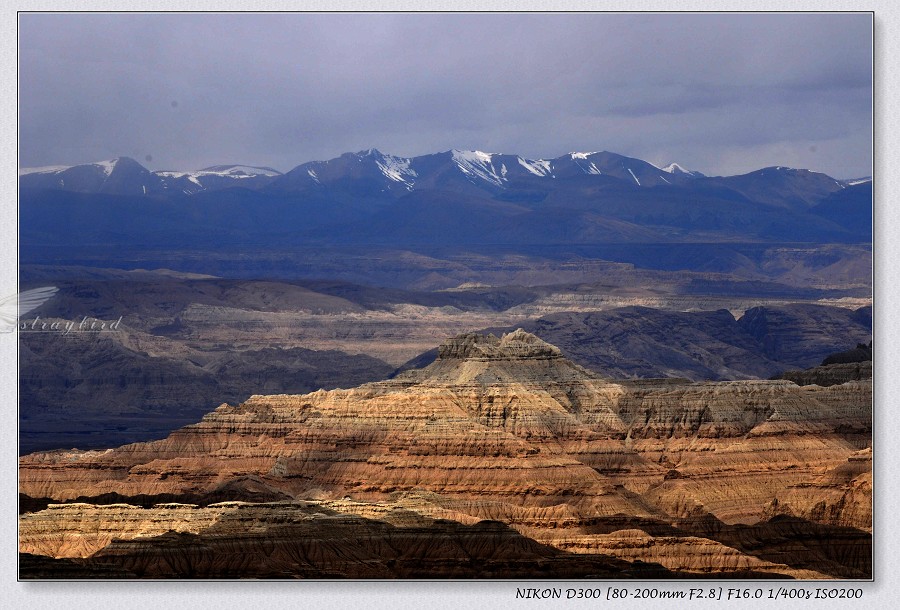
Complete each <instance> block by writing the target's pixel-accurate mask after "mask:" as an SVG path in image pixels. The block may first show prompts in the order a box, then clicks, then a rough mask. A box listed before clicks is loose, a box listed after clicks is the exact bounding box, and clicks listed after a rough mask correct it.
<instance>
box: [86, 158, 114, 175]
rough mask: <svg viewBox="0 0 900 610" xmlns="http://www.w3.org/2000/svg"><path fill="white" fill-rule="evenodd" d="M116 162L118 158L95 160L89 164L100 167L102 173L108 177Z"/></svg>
mask: <svg viewBox="0 0 900 610" xmlns="http://www.w3.org/2000/svg"><path fill="white" fill-rule="evenodd" d="M118 162H119V160H118V159H110V160H109V161H97V162H96V163H91V165H96V166H97V167H99V168H100V169H102V170H103V173H104V174H106V177H107V178H109V175H110V174H111V173H112V172H113V170H114V169H115V168H116V164H117V163H118Z"/></svg>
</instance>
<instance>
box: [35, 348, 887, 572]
mask: <svg viewBox="0 0 900 610" xmlns="http://www.w3.org/2000/svg"><path fill="white" fill-rule="evenodd" d="M870 439H871V381H855V382H850V383H846V384H843V385H835V386H832V387H827V388H823V387H819V386H805V387H800V386H797V385H796V384H793V383H791V382H789V381H783V380H771V381H740V382H725V383H713V382H707V383H689V382H686V381H679V380H656V381H654V380H639V381H628V382H613V381H609V380H606V379H602V378H600V377H598V376H597V375H596V374H593V373H591V372H589V371H587V370H585V369H583V368H581V367H579V366H577V365H575V364H573V363H571V362H570V361H568V360H567V359H565V358H564V357H562V355H561V353H560V351H559V350H558V349H557V348H555V347H554V346H552V345H549V344H547V343H545V342H543V341H541V340H540V339H538V338H537V337H535V336H534V335H531V334H529V333H526V332H524V331H521V330H519V331H516V332H513V333H509V334H507V335H504V336H503V337H501V338H497V337H493V336H483V335H463V336H460V337H457V338H456V339H454V340H451V341H449V342H447V343H445V344H444V345H442V346H441V348H440V350H439V354H438V359H437V360H436V361H435V362H434V363H433V364H431V365H430V366H428V367H427V368H425V369H422V370H414V371H407V372H406V373H404V374H402V375H400V376H398V377H397V378H395V379H393V380H390V381H385V382H378V383H372V384H366V385H363V386H360V387H358V388H355V389H352V390H333V391H319V392H314V393H312V394H306V395H302V396H292V395H274V396H253V397H251V398H250V399H249V400H247V401H246V402H244V403H242V404H240V405H237V406H229V405H222V406H220V407H219V408H218V409H216V410H215V411H214V412H212V413H209V414H208V415H206V416H205V417H204V418H203V420H202V421H201V422H199V423H198V424H195V425H192V426H187V427H185V428H182V429H181V430H178V431H176V432H174V433H173V434H171V435H170V436H169V437H168V438H166V439H163V440H160V441H155V442H151V443H137V444H133V445H126V446H124V447H120V448H118V449H111V450H106V451H89V452H80V451H58V452H49V453H38V454H32V455H29V456H25V457H23V458H21V459H20V486H21V487H20V491H21V492H22V493H24V494H26V495H27V496H29V497H31V498H48V499H50V501H53V502H65V501H71V500H73V499H75V498H79V499H82V500H84V499H89V498H91V497H95V498H96V497H100V496H102V495H103V494H111V495H108V496H107V497H113V498H116V499H117V500H118V501H119V502H120V504H121V503H123V502H125V503H127V504H124V505H121V506H118V508H109V507H103V508H98V507H96V506H81V505H78V507H73V506H66V507H62V508H59V507H53V506H50V507H48V508H47V509H45V510H44V511H40V512H37V513H34V514H29V515H25V516H23V517H22V519H21V523H20V528H21V532H22V534H21V535H22V538H21V547H22V548H21V550H22V551H27V552H29V553H38V554H44V555H48V556H53V557H86V556H92V557H94V558H99V557H101V556H103V557H104V558H105V560H109V559H110V558H111V557H128V558H129V559H127V560H125V559H123V560H122V562H123V563H122V565H124V566H125V567H126V568H127V569H128V570H130V571H132V572H135V571H136V572H139V573H144V574H148V575H170V574H169V573H168V572H166V571H165V570H163V571H159V569H158V568H152V569H151V568H148V567H147V566H148V565H157V564H158V561H157V560H154V561H150V562H149V563H146V562H145V564H142V563H141V561H139V560H137V559H134V558H135V557H136V556H141V557H144V556H146V554H147V553H150V554H151V555H152V554H153V553H157V554H158V553H162V551H161V550H160V549H162V548H170V547H172V546H173V545H174V546H175V547H177V548H180V549H182V550H184V549H193V550H191V551H190V553H188V555H190V556H191V557H194V556H195V555H196V554H197V553H200V551H199V550H197V549H200V548H220V547H219V546H217V545H221V544H225V543H223V542H222V541H221V539H220V538H215V535H217V534H216V532H218V531H219V529H217V528H219V527H220V524H221V523H222V520H223V519H225V517H224V516H223V515H224V513H229V514H231V513H230V512H229V511H230V510H231V508H229V507H222V506H220V505H215V504H213V505H212V506H207V507H206V508H197V507H193V508H184V507H182V506H175V505H173V504H171V501H178V500H181V501H182V502H185V501H187V502H192V503H197V502H199V503H201V504H203V503H208V502H209V500H211V499H216V500H221V499H232V500H243V499H248V498H252V497H255V498H260V497H262V498H268V499H284V500H285V501H287V502H288V504H287V505H284V506H282V505H279V507H278V508H277V511H282V512H284V511H287V512H288V513H290V514H293V513H291V511H295V512H296V511H298V510H300V509H298V508H296V507H294V508H291V507H292V506H294V504H295V503H297V502H300V501H303V502H307V503H310V502H313V503H318V504H320V505H322V506H326V507H327V508H329V510H333V511H335V512H336V513H340V514H342V515H346V514H357V515H358V516H359V515H360V512H361V511H362V513H363V514H362V515H361V516H362V517H363V518H365V519H371V520H372V521H373V522H374V523H375V525H372V524H370V525H372V527H375V528H376V529H378V528H381V529H379V530H378V531H380V532H381V534H379V535H378V536H375V537H374V538H377V539H378V540H383V539H384V537H385V536H387V534H386V533H385V532H387V531H388V530H385V529H384V527H383V524H384V523H391V518H396V515H397V514H404V515H414V516H415V517H414V518H413V517H407V519H412V520H411V521H409V520H408V521H406V522H404V523H403V524H402V525H401V526H399V527H407V526H409V527H412V525H410V524H413V523H415V524H417V525H415V527H420V526H422V527H424V528H425V529H420V530H417V531H416V533H415V536H417V537H418V540H420V542H418V543H417V544H423V545H428V544H436V543H434V542H433V541H434V540H438V539H440V538H441V536H442V535H444V534H441V533H440V532H444V533H446V527H445V525H443V524H442V523H443V522H441V523H439V524H438V525H435V520H451V521H453V522H456V523H457V524H463V525H465V526H466V527H469V526H471V527H476V526H477V525H478V524H479V522H482V521H484V520H487V521H491V522H495V521H498V522H502V523H503V524H506V526H508V527H509V528H512V530H515V531H516V532H518V534H517V535H521V536H525V537H527V538H531V539H532V540H534V541H537V542H540V543H542V544H544V545H548V546H549V547H554V548H555V549H556V550H557V551H554V552H559V551H565V553H566V555H565V556H566V557H570V558H571V556H572V555H587V556H591V557H593V556H596V555H597V554H603V555H611V556H614V557H616V558H618V560H619V561H624V562H632V563H626V564H617V565H618V568H616V569H624V568H623V565H624V566H631V567H632V568H633V567H634V563H633V562H635V561H638V560H640V561H644V562H653V563H657V564H660V565H661V566H663V567H664V568H665V569H667V570H671V571H674V572H675V573H677V574H707V573H710V572H720V573H729V574H733V575H736V576H746V575H752V574H756V575H759V574H768V575H783V576H793V577H801V578H818V577H864V576H866V575H867V574H868V573H869V572H870V569H871V566H870V564H868V563H867V562H866V560H865V557H867V556H868V555H866V553H865V552H864V547H865V546H866V545H867V544H869V545H870V536H869V534H868V533H867V531H869V530H870V529H871V502H870V501H869V502H868V504H867V498H868V497H870V496H867V495H866V489H868V493H869V494H870V493H871V478H869V479H868V480H867V479H866V478H865V474H866V472H867V469H868V472H871V467H870V463H868V462H865V461H864V460H860V459H859V456H861V455H865V450H866V449H867V448H868V447H869V446H870ZM861 451H862V452H863V453H860V452H861ZM848 460H850V462H848ZM848 463H851V464H852V467H851V468H850V469H849V470H848V469H847V467H846V465H847V464H848ZM851 475H852V476H851ZM869 477H870V475H869ZM867 481H868V488H866V483H867ZM153 496H156V497H159V498H162V497H165V498H166V499H167V500H169V501H170V502H169V504H164V505H162V506H155V507H150V508H139V507H135V506H131V505H130V504H131V502H130V500H129V498H137V497H143V498H148V497H153ZM341 498H347V500H346V501H343V500H340V499H341ZM204 499H206V500H204ZM94 502H96V500H94ZM340 502H344V504H340ZM820 502H824V504H822V505H821V506H820V505H819V503H820ZM291 503H294V504H291ZM335 503H337V504H335ZM773 506H780V507H788V506H789V507H790V510H788V509H787V508H784V509H781V510H779V509H775V508H773ZM361 507H362V508H361ZM372 507H375V508H372ZM226 508H227V510H226ZM259 510H261V511H262V512H260V513H259V514H256V513H253V512H252V511H251V512H249V513H248V512H246V511H245V512H244V513H241V514H244V515H245V516H247V515H249V517H248V518H246V519H244V520H243V521H241V523H242V525H241V526H240V528H244V529H243V530H240V528H238V530H234V529H232V530H229V531H232V532H234V531H244V532H245V534H243V536H244V537H245V538H248V539H249V538H252V537H254V536H257V534H259V535H260V536H261V537H262V538H261V540H266V539H270V538H273V537H274V538H278V539H279V540H280V539H281V538H279V536H280V534H277V532H279V531H281V529H280V528H281V527H282V526H281V525H279V524H281V523H283V521H281V519H282V517H277V518H276V517H273V516H272V512H271V511H272V510H276V509H272V508H271V507H270V508H266V509H262V508H260V509H259ZM304 510H305V509H304ZM223 511H224V513H223ZM267 511H268V512H267ZM277 511H276V512H277ZM367 511H368V512H367ZM373 511H374V512H373ZM396 511H400V512H399V513H398V512H396ZM300 512H303V511H300ZM182 513H183V514H182ZM279 514H280V513H279ZM298 514H299V513H298ZM304 514H305V513H304ZM98 515H99V516H98ZM388 515H393V517H389V516H388ZM785 515H790V518H793V519H795V522H793V523H795V525H792V526H791V527H790V528H788V530H789V531H787V533H786V530H785V526H784V521H783V520H784V519H785V518H787V517H785ZM230 518H231V517H228V519H230ZM298 518H300V517H298ZM303 518H306V517H303ZM284 519H287V520H288V521H290V518H288V517H284ZM417 519H418V520H419V521H416V520H417ZM421 519H425V521H424V522H423V521H421ZM98 523H99V524H100V525H99V526H98V525H97V524H98ZM423 523H424V525H422V524H423ZM88 524H90V525H88ZM379 524H381V525H379ZM739 524H755V525H753V526H752V527H753V528H755V529H754V530H753V533H752V534H747V531H748V530H746V529H741V528H746V527H748V526H742V525H739ZM506 526H504V527H506ZM229 527H236V526H234V525H233V524H232V526H229ZM366 527H369V526H366ZM394 527H398V526H394ZM447 527H449V526H447ZM453 527H455V528H457V529H456V530H453V531H454V532H456V533H454V534H453V536H457V537H458V535H459V532H460V531H462V530H459V529H458V528H459V527H461V526H459V525H454V526H453ZM301 529H302V528H301ZM451 529H452V528H451ZM487 529H490V528H487ZM170 530H172V531H175V532H183V533H181V534H177V535H176V534H168V533H167V532H169V531H170ZM512 530H510V531H512ZM291 531H292V533H291V534H290V535H289V536H288V538H290V539H291V540H294V542H291V543H290V545H288V546H290V548H295V547H296V537H297V536H299V537H300V538H303V539H306V538H304V536H306V535H305V534H302V535H301V534H297V532H296V531H294V530H291ZM391 531H393V530H391ZM466 531H469V530H466ZM479 531H481V532H482V533H485V532H486V530H479ZM491 531H493V530H491ZM253 532H256V533H253ZM810 532H814V534H813V535H814V536H817V537H818V538H820V539H828V540H830V541H831V542H833V545H836V546H837V547H840V548H841V549H843V552H842V553H840V558H841V559H839V560H834V559H833V558H831V557H829V556H827V553H826V552H825V551H823V550H822V549H821V548H819V547H815V548H812V547H810V546H809V545H808V544H805V545H804V544H800V543H799V542H798V543H796V544H793V546H791V547H790V548H793V549H794V551H795V552H794V554H793V555H791V552H790V548H788V549H787V550H785V549H784V548H781V547H779V546H778V545H783V544H784V543H785V541H786V540H791V539H796V540H797V541H803V540H807V539H808V538H809V537H810V535H811V534H810ZM407 534H409V532H408V531H407V532H405V533H402V535H404V536H405V535H407ZM432 534H433V535H434V536H432ZM494 534H496V532H494ZM494 534H491V535H492V536H493V535H494ZM393 535H394V534H393V533H392V534H391V536H393ZM504 535H506V534H504ZM160 536H162V538H160ZM186 536H187V537H186ZM210 536H212V537H213V538H209V537H210ZM342 536H344V533H340V532H337V531H335V533H334V535H333V536H331V538H330V539H331V540H338V539H341V537H342ZM742 536H743V537H745V538H747V537H749V538H750V539H752V540H753V543H752V544H751V543H747V542H746V541H745V542H740V541H741V540H742V538H741V537H742ZM198 537H199V538H198ZM240 537H241V536H238V538H240ZM792 537H793V538H792ZM113 538H116V539H119V540H127V539H136V538H141V542H140V544H139V545H138V546H137V547H135V546H134V545H132V546H128V545H127V544H125V545H124V546H122V545H123V544H124V543H111V540H112V539H113ZM374 538H373V539H374ZM388 538H390V536H388ZM428 540H432V542H431V543H429V542H427V541H428ZM154 541H155V542H154ZM736 541H737V542H736ZM235 544H236V543H235ZM254 544H256V543H254ZM259 544H263V542H259ZM304 544H306V543H304ZM317 544H319V545H320V546H321V545H325V546H327V544H326V543H324V542H321V541H320V542H319V543H317ZM328 544H330V543H328ZM372 544H375V543H372ZM381 544H382V542H379V543H377V545H376V546H378V545H381ZM504 544H506V543H504ZM117 545H118V546H117ZM204 545H206V547H204ZM210 545H211V546H210ZM291 545H293V546H291ZM314 546H315V545H314ZM388 546H391V545H388ZM222 548H227V544H226V545H225V547H222ZM379 548H380V547H379ZM392 548H393V547H392ZM542 548H543V547H542ZM185 552H187V551H185ZM241 552H244V551H241ZM248 552H249V551H248ZM256 552H257V551H252V552H249V553H250V555H253V554H254V553H256ZM285 552H287V551H285ZM292 552H293V551H292ZM367 552H368V551H367ZM430 552H431V551H429V553H430ZM434 552H436V553H437V555H429V554H428V553H426V554H425V555H427V556H428V557H438V556H443V555H441V552H439V551H434ZM191 553H193V554H194V555H191ZM385 553H387V554H385ZM522 553H523V554H522V555H521V556H523V557H530V556H531V551H528V552H524V551H523V552H522ZM376 555H379V553H376ZM512 555H515V553H513V554H512ZM379 556H380V557H381V559H382V560H384V561H387V560H388V559H391V558H392V559H394V560H397V561H399V560H400V558H398V557H394V556H393V555H391V553H389V552H387V551H385V552H384V553H381V554H380V555H379ZM423 556H424V555H423ZM386 558H387V559H386ZM445 559H446V561H445V563H443V564H440V565H445V566H446V565H452V564H453V563H454V562H457V563H458V559H459V558H458V557H457V555H454V554H452V553H451V554H450V555H446V557H445ZM223 561H225V560H223ZM227 561H231V560H227ZM227 561H226V562H227ZM359 561H364V559H363V558H362V557H360V559H359ZM366 561H368V560H366ZM429 561H431V559H429ZM554 561H555V560H554ZM154 562H156V563H154ZM198 562H199V563H198ZM448 562H449V563H448ZM351 563H352V562H351ZM401 563H402V562H401ZM438 563H440V562H438ZM576 563H577V562H576ZM200 564H203V562H202V561H201V560H199V559H197V560H196V561H195V560H191V561H189V562H187V563H186V564H185V565H192V566H196V565H200ZM426 564H427V565H435V566H436V565H438V564H437V563H428V562H426ZM167 565H168V564H167ZM203 565H206V564H203ZM298 565H299V564H298ZM572 565H575V564H572ZM578 565H581V564H578ZM141 566H144V567H141ZM320 567H321V566H320ZM191 569H192V570H194V571H193V572H191V574H193V575H196V574H205V575H215V574H219V575H224V574H234V573H235V572H234V571H233V570H235V569H238V568H235V567H234V566H233V565H232V564H228V565H223V566H220V567H219V568H216V567H215V566H213V567H209V566H207V567H204V568H203V569H199V568H196V569H195V568H191ZM273 569H274V568H273ZM316 569H319V568H316ZM323 569H325V568H323ZM330 569H331V568H327V570H330ZM335 569H336V570H338V571H339V572H340V573H341V574H343V575H350V576H352V575H355V576H364V575H365V574H366V573H365V572H364V571H360V570H361V568H352V567H350V566H349V564H347V563H346V562H345V563H343V564H341V567H339V568H335ZM435 569H436V570H438V572H437V574H439V575H450V574H461V572H458V571H457V572H454V571H453V570H450V571H443V568H441V569H438V568H435ZM504 569H507V572H503V570H502V569H500V568H498V571H495V572H491V573H492V574H494V575H496V576H500V575H502V574H510V575H511V574H518V575H521V574H523V573H524V572H522V571H521V569H520V568H516V569H513V568H512V567H510V566H509V565H507V567H506V568H504ZM568 569H569V568H565V569H563V568H560V570H561V572H560V575H564V574H576V573H577V574H581V575H584V574H587V573H591V572H590V570H592V569H598V570H599V568H598V567H597V566H596V565H595V566H593V568H590V569H588V568H584V570H582V568H578V569H576V570H574V571H573V572H568V571H566V570H568ZM217 570H218V572H217ZM327 570H326V572H327ZM517 570H518V571H517ZM585 570H586V571H585ZM276 571H277V570H276ZM626 572H627V571H626ZM311 573H312V572H308V573H307V572H304V571H303V570H299V571H297V572H296V573H295V574H296V575H308V574H311ZM316 573H318V574H322V573H325V572H321V571H320V572H316ZM328 573H331V572H328ZM398 573H402V574H407V575H408V574H410V572H408V571H401V572H398ZM528 573H529V574H533V572H528ZM623 573H624V572H623ZM266 574H269V572H266ZM371 575H374V576H384V575H387V574H386V573H385V572H379V571H377V570H376V571H375V572H373V573H372V574H371Z"/></svg>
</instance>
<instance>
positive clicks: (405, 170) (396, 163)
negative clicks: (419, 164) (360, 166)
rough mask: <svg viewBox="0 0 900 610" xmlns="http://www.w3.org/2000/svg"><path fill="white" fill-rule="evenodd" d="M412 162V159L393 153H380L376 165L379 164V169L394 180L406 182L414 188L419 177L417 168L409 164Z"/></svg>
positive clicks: (407, 186) (408, 186)
mask: <svg viewBox="0 0 900 610" xmlns="http://www.w3.org/2000/svg"><path fill="white" fill-rule="evenodd" d="M410 163H411V160H410V159H404V158H403V157H394V156H392V155H383V154H379V155H378V156H377V157H376V158H375V165H377V166H378V169H380V170H381V173H382V174H384V175H385V177H387V178H389V179H390V180H393V181H394V182H399V183H401V184H404V185H405V186H406V188H407V189H411V188H412V185H413V184H415V181H416V178H417V177H418V174H416V170H414V169H412V168H411V167H410V166H409V165H410Z"/></svg>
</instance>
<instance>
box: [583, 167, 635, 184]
mask: <svg viewBox="0 0 900 610" xmlns="http://www.w3.org/2000/svg"><path fill="white" fill-rule="evenodd" d="M591 165H593V163H591ZM625 169H627V170H628V173H629V174H631V177H632V178H634V181H635V182H637V185H638V186H640V185H641V181H640V180H638V177H637V176H635V175H634V172H633V171H631V168H625Z"/></svg>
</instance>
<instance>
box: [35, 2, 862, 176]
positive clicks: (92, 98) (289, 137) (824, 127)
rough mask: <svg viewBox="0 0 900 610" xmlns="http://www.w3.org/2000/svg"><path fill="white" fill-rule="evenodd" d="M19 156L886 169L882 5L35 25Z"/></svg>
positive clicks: (94, 20) (848, 171)
mask: <svg viewBox="0 0 900 610" xmlns="http://www.w3.org/2000/svg"><path fill="white" fill-rule="evenodd" d="M19 40H20V64H19V67H20V71H19V76H20V81H19V86H20V155H21V164H22V165H23V166H34V165H49V164H71V163H78V162H84V161H90V160H99V159H104V158H110V157H114V156H119V155H127V156H132V157H135V158H137V159H140V160H145V159H146V158H147V156H148V155H149V156H152V159H153V161H152V163H151V164H150V165H152V167H153V168H154V169H156V168H159V169H162V168H173V169H174V168H178V169H194V168H199V167H201V166H205V165H212V164H216V163H228V162H241V163H251V164H263V165H271V166H273V167H276V168H278V169H281V170H287V169H290V168H291V167H293V166H295V165H297V164H299V163H302V162H304V161H308V160H312V159H325V158H330V157H333V156H335V155H338V154H340V153H342V152H346V151H351V150H362V149H365V148H370V147H377V148H379V149H381V150H383V151H385V152H390V153H394V154H399V155H418V154H424V153H429V152H437V151H440V150H447V149H449V148H463V149H472V148H477V149H481V150H488V151H491V152H511V153H518V154H522V155H525V156H529V157H532V158H536V157H552V156H557V155H560V154H563V153H565V152H568V151H571V150H612V151H616V152H620V153H623V154H627V155H632V156H636V157H640V158H644V159H647V160H648V161H651V162H656V163H664V162H669V161H672V160H677V161H678V162H679V163H681V164H682V165H686V166H691V167H694V168H696V169H700V170H701V171H704V172H706V173H711V174H716V173H736V172H740V171H748V170H751V169H755V168H757V167H761V166H764V165H772V164H781V165H794V166H800V167H810V168H812V169H817V170H820V171H825V172H828V173H830V174H833V175H836V176H840V177H850V176H855V175H862V174H868V173H870V171H871V170H870V165H871V159H870V150H871V141H870V118H871V117H870V106H871V29H870V19H869V16H868V15H865V14H859V15H852V14H851V15H821V14H800V15H785V14H777V15H745V14H733V15H712V14H701V15H609V14H552V15H525V14H505V15H501V14H469V15H464V14H457V15H452V14H438V15H402V14H368V15H362V14H356V15H355V14H318V15H313V14H287V15H271V14H270V15H251V14H237V15H235V14H232V15H213V14H193V15H184V14H182V15H166V14H148V15H128V14H118V15H99V14H83V15H74V14H72V15H64V14H55V15H53V14H46V15H29V14H25V15H22V16H20V20H19Z"/></svg>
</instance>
